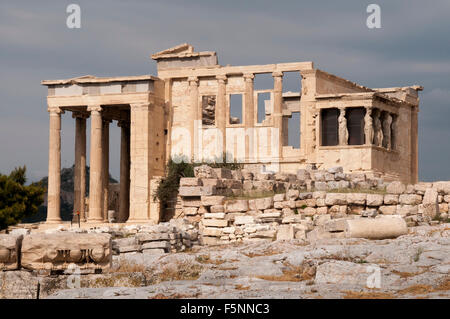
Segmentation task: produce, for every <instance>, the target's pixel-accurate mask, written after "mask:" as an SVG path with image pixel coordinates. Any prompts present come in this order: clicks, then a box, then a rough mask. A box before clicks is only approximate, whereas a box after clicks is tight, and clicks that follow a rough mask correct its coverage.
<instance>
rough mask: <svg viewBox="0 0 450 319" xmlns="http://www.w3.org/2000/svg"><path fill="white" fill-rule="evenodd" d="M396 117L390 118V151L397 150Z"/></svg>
mask: <svg viewBox="0 0 450 319" xmlns="http://www.w3.org/2000/svg"><path fill="white" fill-rule="evenodd" d="M397 125H398V115H394V116H393V117H392V125H391V150H395V149H396V148H397V132H398V128H397Z"/></svg>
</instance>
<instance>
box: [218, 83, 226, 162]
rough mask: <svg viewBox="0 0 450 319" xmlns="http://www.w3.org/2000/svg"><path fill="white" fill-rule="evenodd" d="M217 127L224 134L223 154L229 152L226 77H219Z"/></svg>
mask: <svg viewBox="0 0 450 319" xmlns="http://www.w3.org/2000/svg"><path fill="white" fill-rule="evenodd" d="M216 79H217V84H218V85H217V99H216V126H217V128H218V129H219V131H220V134H222V153H223V154H224V155H226V152H227V139H226V130H227V109H226V83H227V77H226V75H217V76H216Z"/></svg>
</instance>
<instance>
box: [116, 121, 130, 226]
mask: <svg viewBox="0 0 450 319" xmlns="http://www.w3.org/2000/svg"><path fill="white" fill-rule="evenodd" d="M118 125H119V126H120V128H121V135H120V193H119V217H118V220H119V222H120V223H124V222H126V221H127V219H128V216H129V211H130V125H129V123H128V121H119V123H118Z"/></svg>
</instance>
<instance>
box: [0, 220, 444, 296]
mask: <svg viewBox="0 0 450 319" xmlns="http://www.w3.org/2000/svg"><path fill="white" fill-rule="evenodd" d="M449 236H450V229H449V224H443V225H437V226H418V227H411V228H409V232H408V234H407V235H402V236H400V237H397V238H395V239H385V240H369V239H360V238H357V239H356V238H333V239H320V240H316V241H314V243H313V244H312V243H310V242H309V241H308V240H306V241H305V240H302V239H300V240H297V239H294V240H290V241H267V240H265V241H258V242H248V243H245V242H242V243H239V244H236V245H227V246H208V247H201V248H195V249H193V250H192V251H189V252H180V253H177V254H164V255H156V254H149V255H146V254H136V255H120V256H114V258H113V264H114V265H113V267H116V266H118V265H120V264H121V263H124V264H127V263H129V264H130V263H132V264H133V265H134V266H135V267H136V268H137V269H139V271H138V272H137V271H136V272H130V273H128V274H127V276H128V277H131V276H134V278H135V281H133V282H132V283H131V282H129V281H127V282H124V281H120V282H118V283H117V284H113V285H112V284H110V286H107V287H105V286H100V285H95V283H94V282H93V280H92V279H91V282H93V283H91V285H88V284H87V283H86V284H85V285H83V286H82V287H81V288H79V289H65V290H59V291H56V292H54V293H53V294H52V295H51V296H50V297H49V298H117V299H123V298H143V299H148V298H224V299H234V298H239V299H243V298H292V299H308V298H400V299H402V298H443V299H448V298H449V297H450V277H449V272H450V241H449V240H450V239H449ZM140 255H142V256H146V257H145V258H140V257H141V256H140ZM138 267H139V268H138ZM189 270H193V271H189ZM142 274H145V276H142ZM92 278H93V277H92ZM114 278H117V276H116V277H114ZM145 278H147V280H145ZM83 280H88V279H87V278H86V279H83ZM116 280H117V281H119V279H116ZM0 286H1V285H0Z"/></svg>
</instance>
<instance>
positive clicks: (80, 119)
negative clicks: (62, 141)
mask: <svg viewBox="0 0 450 319" xmlns="http://www.w3.org/2000/svg"><path fill="white" fill-rule="evenodd" d="M72 117H73V118H75V170H74V175H75V176H74V201H73V210H74V212H75V213H76V212H79V213H80V221H83V222H85V221H86V214H85V204H84V203H85V197H86V117H87V116H86V115H84V114H81V113H77V112H73V113H72ZM73 218H74V221H77V220H78V219H77V218H78V217H76V215H74V216H73Z"/></svg>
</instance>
